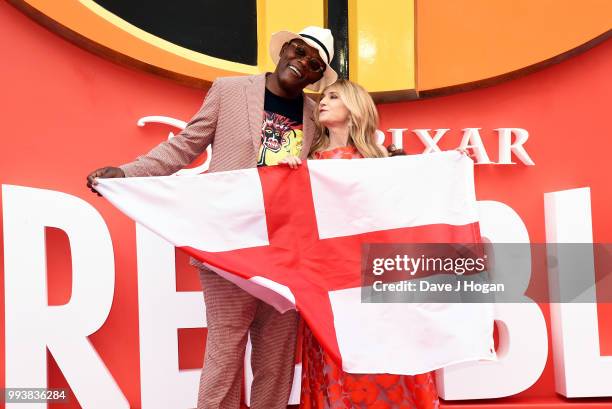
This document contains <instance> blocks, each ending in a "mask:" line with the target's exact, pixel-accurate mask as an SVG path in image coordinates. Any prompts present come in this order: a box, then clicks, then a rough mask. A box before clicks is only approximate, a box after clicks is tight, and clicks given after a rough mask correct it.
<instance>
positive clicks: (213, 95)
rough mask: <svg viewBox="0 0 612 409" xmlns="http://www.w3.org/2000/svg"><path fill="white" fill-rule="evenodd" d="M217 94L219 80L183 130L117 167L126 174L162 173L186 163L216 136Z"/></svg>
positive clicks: (176, 168) (195, 156)
mask: <svg viewBox="0 0 612 409" xmlns="http://www.w3.org/2000/svg"><path fill="white" fill-rule="evenodd" d="M220 97H221V96H220V90H219V85H218V81H214V82H213V84H212V86H211V88H210V90H209V91H208V94H207V95H206V98H205V99H204V103H203V104H202V107H201V108H200V110H199V111H198V113H197V114H196V115H195V116H194V117H193V118H192V119H191V121H189V123H188V124H187V126H186V127H185V129H184V130H183V131H181V132H180V133H179V134H178V135H176V136H175V137H173V138H171V139H169V140H167V141H165V142H162V143H160V144H159V145H157V146H156V147H155V148H153V149H152V150H151V151H150V152H149V153H147V154H146V155H143V156H139V157H138V158H137V159H136V160H135V161H133V162H130V163H127V164H125V165H121V166H119V169H121V170H122V171H123V173H124V174H125V176H126V177H131V176H162V175H170V174H172V173H174V172H176V171H178V170H180V169H182V168H184V167H185V166H187V165H189V164H190V163H191V162H193V161H194V160H195V158H197V157H198V155H200V154H201V153H202V152H204V150H205V149H206V148H207V147H208V145H210V144H211V143H212V141H213V139H214V137H215V131H216V128H217V118H218V115H219V102H220Z"/></svg>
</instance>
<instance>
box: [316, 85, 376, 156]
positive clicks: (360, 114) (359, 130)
mask: <svg viewBox="0 0 612 409" xmlns="http://www.w3.org/2000/svg"><path fill="white" fill-rule="evenodd" d="M330 89H334V90H335V91H337V92H338V95H339V97H340V99H341V100H342V102H343V103H344V105H345V106H346V108H347V109H348V111H349V125H348V128H349V139H348V143H349V145H352V146H354V147H355V148H356V149H357V151H359V153H360V154H361V156H363V157H364V158H382V157H385V156H387V152H385V151H384V150H383V149H381V147H379V145H377V144H376V140H375V138H376V129H377V127H378V111H377V109H376V105H374V101H373V100H372V97H371V96H370V94H368V92H367V91H366V90H365V89H364V88H363V87H362V86H361V85H359V84H355V83H354V82H351V81H349V80H345V79H339V80H338V81H336V82H335V83H333V84H332V85H329V86H327V87H326V88H325V89H324V90H323V92H325V91H328V90H330ZM322 97H323V94H321V98H322ZM314 122H315V125H316V127H317V129H316V131H315V136H314V140H313V142H312V147H311V148H310V155H313V154H314V153H315V152H317V151H322V150H325V149H326V148H327V147H328V146H329V131H328V129H327V128H326V127H325V126H323V125H321V123H320V122H319V110H318V109H315V112H314Z"/></svg>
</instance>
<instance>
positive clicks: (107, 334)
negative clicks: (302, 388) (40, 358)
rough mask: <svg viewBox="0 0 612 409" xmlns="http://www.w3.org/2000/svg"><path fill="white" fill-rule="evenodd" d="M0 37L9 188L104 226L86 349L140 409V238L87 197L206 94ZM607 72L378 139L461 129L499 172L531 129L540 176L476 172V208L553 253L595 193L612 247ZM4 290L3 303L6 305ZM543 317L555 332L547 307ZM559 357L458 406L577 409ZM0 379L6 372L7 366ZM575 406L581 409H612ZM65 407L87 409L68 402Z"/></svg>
mask: <svg viewBox="0 0 612 409" xmlns="http://www.w3.org/2000/svg"><path fill="white" fill-rule="evenodd" d="M0 37H1V38H3V40H2V42H0V53H1V54H0V55H1V56H2V64H1V66H0V67H1V68H0V70H1V71H0V82H1V87H0V90H1V95H2V97H1V98H2V105H1V108H0V109H1V110H0V112H1V113H2V116H1V118H2V122H1V126H2V127H1V131H2V137H1V139H0V140H1V145H0V146H1V150H0V152H2V160H1V161H0V182H1V183H2V184H15V185H23V186H30V187H38V188H44V189H51V190H56V191H61V192H65V193H69V194H71V195H75V196H78V197H81V198H83V199H85V200H86V201H88V202H89V203H91V204H92V205H93V206H94V207H95V208H96V209H98V210H99V212H100V213H101V214H102V216H103V217H104V219H105V221H106V223H107V225H108V228H109V230H110V233H111V235H112V239H113V243H114V244H113V245H114V251H115V261H116V287H115V298H114V302H113V307H112V310H111V312H110V315H109V317H108V320H107V321H106V323H105V324H104V326H103V327H102V328H101V329H100V330H99V331H98V332H97V333H95V334H94V335H93V336H91V337H90V339H91V341H92V343H93V344H94V346H95V347H96V349H97V350H98V352H99V354H100V356H101V357H102V359H103V360H104V362H105V364H106V365H107V366H108V368H109V370H110V371H111V373H112V374H113V376H114V377H115V379H116V381H117V383H118V384H119V386H120V388H121V389H122V391H123V393H124V394H125V395H126V397H127V398H128V400H129V401H130V403H131V405H132V407H140V386H139V382H140V381H139V344H138V309H137V281H136V280H137V277H136V276H137V274H136V260H135V241H134V225H133V223H132V222H131V221H130V220H128V219H127V218H126V217H124V216H123V215H121V214H120V213H119V212H118V211H117V210H115V209H114V208H112V207H111V206H110V205H109V204H108V203H106V202H105V201H104V200H103V199H100V198H98V197H96V196H94V195H93V194H91V193H90V192H89V191H88V190H87V189H86V188H85V176H86V175H87V174H88V173H89V172H90V171H91V170H93V169H95V168H97V167H100V166H103V165H107V164H121V163H124V162H128V161H130V160H132V159H133V158H134V157H135V156H137V155H138V154H140V153H142V152H145V151H147V150H148V149H149V148H151V147H153V146H154V145H156V144H157V143H158V142H160V141H161V140H163V139H165V138H166V137H167V135H168V132H169V131H170V130H172V129H170V128H169V127H167V126H163V125H147V126H146V127H144V128H139V127H137V126H136V121H137V119H138V118H140V117H143V116H147V115H164V116H169V117H174V118H179V119H182V120H188V119H189V118H190V117H191V115H192V114H193V113H194V112H195V111H196V110H197V109H198V107H199V106H200V104H201V100H202V97H203V95H204V92H202V91H199V90H195V89H192V88H187V87H184V86H180V85H177V84H175V83H173V82H171V81H169V80H166V79H162V78H158V77H156V76H154V75H151V74H147V73H143V72H140V71H136V70H134V69H129V68H124V67H122V66H119V65H116V64H114V63H111V62H108V61H106V60H104V59H102V58H100V57H97V56H95V55H92V54H90V53H88V52H87V51H84V50H82V49H80V48H78V47H76V46H74V45H72V44H71V43H69V42H67V41H66V40H64V39H62V38H60V37H58V36H57V35H55V34H53V33H51V32H49V31H47V30H46V29H44V28H42V27H41V26H39V25H38V24H36V23H35V22H33V21H32V20H30V19H29V18H27V17H26V16H24V15H23V14H22V13H21V12H19V11H17V10H16V9H14V8H12V7H11V6H9V5H8V4H7V3H5V2H2V3H0ZM611 72H612V42H611V41H607V42H605V43H603V44H602V45H599V46H597V47H595V48H594V49H592V50H590V51H587V52H585V53H583V54H581V55H579V56H576V57H573V58H571V59H569V60H567V61H565V62H562V63H561V64H558V65H556V66H553V67H550V68H547V69H545V70H543V71H540V72H537V73H535V74H531V75H528V76H526V77H523V78H520V79H516V80H513V81H509V82H506V83H504V84H501V85H497V86H494V87H491V88H486V89H481V90H476V91H470V92H466V93H460V94H456V95H453V96H447V97H440V98H435V99H430V100H420V101H412V102H402V103H395V104H385V105H380V106H379V110H380V113H381V119H382V120H381V129H382V130H387V129H388V128H394V127H395V128H408V129H416V128H431V129H436V128H450V129H451V130H450V131H449V133H448V134H447V135H446V136H445V137H444V138H443V139H442V142H441V143H440V146H441V147H443V148H455V147H456V146H457V145H458V144H459V141H460V139H461V135H462V133H461V129H462V128H466V127H478V128H482V131H481V132H482V136H483V140H484V144H485V146H486V147H487V150H488V152H489V155H490V157H491V159H492V160H493V161H495V160H496V158H497V153H496V152H497V136H496V133H495V132H494V129H495V128H499V127H520V128H524V129H527V130H528V131H529V133H530V139H529V141H528V142H527V143H526V145H525V147H526V149H527V151H528V153H529V154H530V156H531V158H532V159H533V160H534V161H535V163H536V165H535V166H531V167H528V166H524V165H522V164H516V165H482V166H478V167H477V170H476V186H477V196H478V199H480V200H497V201H501V202H504V203H506V204H508V205H509V206H511V207H512V208H513V209H514V210H515V211H516V212H517V213H518V214H519V215H520V217H521V218H522V219H523V221H524V222H525V224H526V225H527V228H528V230H529V234H530V239H531V241H532V242H544V241H545V234H544V206H543V198H544V196H543V195H544V193H545V192H550V191H557V190H564V189H570V188H577V187H587V186H588V187H590V188H591V194H592V198H591V200H592V214H593V231H594V239H595V241H598V242H610V241H612V216H611V215H610V213H609V209H610V208H612V189H610V185H609V177H610V174H612V164H611V161H610V159H609V156H610V154H609V152H608V149H609V148H612V142H611V141H610V136H611V133H610V130H609V129H610V127H611V126H612V122H611V121H610V106H611V103H612V81H610V73H611ZM404 145H405V147H406V148H407V150H408V151H409V152H414V153H417V152H419V151H421V150H422V149H423V147H422V144H421V143H420V142H419V141H418V139H417V138H416V136H415V135H414V134H411V133H408V132H407V133H406V136H405V138H404ZM213 154H214V153H213ZM398 177H401V175H398ZM0 223H2V222H1V221H0ZM47 237H48V240H47V242H48V249H49V252H48V268H49V271H48V276H49V277H48V280H49V301H50V303H51V304H62V303H65V302H67V301H68V300H69V298H70V284H71V279H70V251H69V243H68V240H67V238H66V236H65V235H64V234H63V233H62V232H61V231H54V230H51V229H50V230H49V231H48V236H47ZM1 240H2V239H1V238H0V249H2V246H1V244H2V243H1ZM1 258H2V253H1V252H0V259H1ZM177 266H179V270H178V278H177V284H178V288H179V289H180V290H183V291H197V290H199V288H200V285H199V282H198V279H197V274H196V273H195V271H192V270H191V269H190V268H189V267H188V266H187V263H186V259H185V258H184V257H183V256H178V257H177ZM2 277H3V275H2V276H0V286H2V288H1V289H0V290H1V291H0V297H3V295H2V294H4V288H3V278H2ZM0 306H1V307H2V312H1V313H0V332H1V335H0V349H1V350H2V351H4V333H3V331H4V311H3V308H4V307H3V306H4V300H2V302H1V303H0ZM541 307H542V310H543V313H544V315H545V317H546V319H547V321H548V322H549V313H548V306H547V305H542V306H541ZM598 311H599V322H600V342H601V353H602V354H603V355H612V306H611V305H606V304H600V305H599V306H598ZM549 331H550V328H549ZM179 337H180V348H179V349H180V351H179V353H180V362H181V368H197V367H198V366H199V365H201V362H202V357H203V348H204V347H203V343H204V337H205V330H182V331H179ZM551 357H552V352H551V347H550V345H549V360H548V363H547V366H546V369H545V371H544V373H543V374H542V376H541V378H540V379H539V381H538V382H537V383H536V384H535V385H534V386H532V387H531V388H530V389H528V390H527V391H525V392H523V393H521V394H519V395H516V396H514V397H511V398H505V399H500V400H495V401H490V402H473V403H461V405H464V404H467V405H470V406H471V405H472V404H474V405H477V406H478V407H484V406H480V405H485V404H487V403H490V404H495V405H499V404H502V403H508V404H509V403H513V402H514V403H517V404H519V403H520V404H536V403H544V402H550V403H553V402H558V403H560V402H563V401H565V402H566V404H568V405H569V403H567V401H566V400H564V399H563V398H560V397H558V396H557V395H556V394H555V392H554V379H553V368H552V360H551V359H552V358H551ZM0 366H1V367H2V368H4V352H2V354H0ZM50 368H51V372H50V384H51V385H53V386H61V385H64V383H65V381H64V380H63V378H62V376H61V372H60V371H59V370H58V369H57V367H56V366H55V365H54V364H53V363H51V364H50ZM3 384H4V371H2V372H0V386H1V385H3ZM579 402H581V403H575V404H576V405H583V404H585V405H586V404H589V403H590V404H589V407H591V405H595V406H599V407H612V403H611V401H610V399H603V398H600V399H587V400H580V401H579ZM450 405H459V403H452V404H449V406H450ZM57 407H58V408H59V407H62V408H71V407H79V406H78V403H76V402H74V401H73V402H72V403H70V404H68V405H62V406H57ZM551 407H554V406H551Z"/></svg>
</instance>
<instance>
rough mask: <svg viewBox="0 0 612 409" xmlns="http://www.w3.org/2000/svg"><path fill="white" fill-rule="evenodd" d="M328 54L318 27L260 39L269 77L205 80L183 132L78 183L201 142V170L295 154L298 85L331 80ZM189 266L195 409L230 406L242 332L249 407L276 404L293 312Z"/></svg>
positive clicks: (305, 106) (308, 107)
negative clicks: (197, 286)
mask: <svg viewBox="0 0 612 409" xmlns="http://www.w3.org/2000/svg"><path fill="white" fill-rule="evenodd" d="M333 52H334V49H333V37H332V34H331V32H330V31H329V30H327V29H323V28H320V27H307V28H305V29H304V30H303V31H302V32H300V33H299V34H295V33H291V32H288V31H282V32H278V33H275V34H274V35H273V36H272V38H271V41H270V54H271V57H272V59H273V61H274V62H275V63H276V64H277V65H276V69H275V71H274V72H273V73H267V74H262V75H255V76H247V77H232V78H219V79H217V80H215V81H214V82H213V84H212V87H211V88H210V90H209V91H208V94H207V96H206V98H205V100H204V104H203V105H202V108H201V109H200V111H199V112H198V113H197V114H196V115H195V116H194V117H193V119H192V120H191V121H190V122H189V124H188V125H187V127H186V128H185V130H184V131H183V132H181V133H180V134H179V135H177V136H176V137H174V138H172V139H170V140H168V141H166V142H163V143H161V144H160V145H158V146H157V147H156V148H154V149H153V150H151V151H150V152H149V153H148V154H146V155H144V156H141V157H139V158H137V159H136V160H135V161H134V162H131V163H128V164H126V165H123V166H120V167H118V168H117V167H105V168H101V169H98V170H96V171H94V172H92V173H91V174H90V175H88V176H87V186H88V187H89V188H90V189H92V191H94V192H95V193H97V192H96V190H95V185H96V178H114V177H126V176H127V177H130V176H159V175H169V174H172V173H174V172H176V171H178V170H179V169H181V168H183V167H185V166H186V165H188V164H190V163H191V162H192V161H193V160H194V159H195V158H196V157H197V156H198V155H200V154H201V153H202V152H203V151H204V150H205V149H206V148H207V147H208V145H210V144H212V147H213V155H212V159H211V162H210V172H218V171H226V170H234V169H244V168H254V167H256V166H266V165H273V164H277V163H278V161H280V160H281V159H283V158H284V157H285V156H287V155H294V156H298V157H301V158H302V159H305V158H306V157H307V155H308V152H309V150H310V146H311V143H312V139H313V136H314V130H315V126H314V123H313V120H312V111H313V108H314V106H315V102H314V101H312V100H310V99H308V98H305V97H304V95H303V89H304V88H306V87H308V88H310V89H312V90H314V91H320V90H322V89H323V88H325V87H326V86H327V85H330V84H332V83H333V82H335V81H336V78H337V75H336V73H335V72H334V70H333V69H332V68H331V67H330V66H329V63H330V61H331V59H332V57H333ZM192 264H194V265H196V266H197V267H199V268H200V280H201V282H202V286H203V289H204V299H205V303H206V317H207V321H208V337H207V341H206V356H205V360H204V368H203V370H202V376H201V379H200V391H199V397H198V409H213V408H214V409H219V408H221V409H234V408H235V409H238V408H239V406H240V390H241V385H242V374H243V370H242V369H243V361H244V351H245V346H246V341H247V334H248V333H249V330H250V334H251V341H252V344H253V351H252V366H253V386H252V394H251V396H252V398H251V407H252V408H254V409H275V408H283V409H284V408H286V406H287V403H288V400H289V393H290V389H291V384H292V380H293V368H294V354H295V350H294V349H295V344H296V339H295V338H296V330H297V321H298V318H297V314H296V312H295V311H289V312H286V313H284V314H280V313H278V312H277V311H276V310H275V309H274V308H272V307H271V306H269V305H267V304H266V303H264V302H262V301H260V300H258V299H256V298H254V297H253V296H251V295H250V294H248V293H246V292H245V291H243V290H242V289H240V288H239V287H237V286H235V285H234V284H232V283H230V282H229V281H227V280H225V279H223V278H221V277H220V276H218V275H217V274H215V273H213V272H212V271H210V270H208V269H207V268H206V267H205V266H204V265H202V264H199V263H198V262H197V261H195V260H192Z"/></svg>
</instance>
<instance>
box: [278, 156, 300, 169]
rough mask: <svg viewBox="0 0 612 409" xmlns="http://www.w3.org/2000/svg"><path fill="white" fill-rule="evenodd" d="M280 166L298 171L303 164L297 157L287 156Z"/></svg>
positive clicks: (280, 162)
mask: <svg viewBox="0 0 612 409" xmlns="http://www.w3.org/2000/svg"><path fill="white" fill-rule="evenodd" d="M278 164H279V165H286V166H289V167H290V168H291V169H297V168H298V166H300V165H301V164H302V160H301V159H300V158H298V157H297V156H287V157H285V158H283V159H281V160H280V161H279V162H278Z"/></svg>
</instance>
